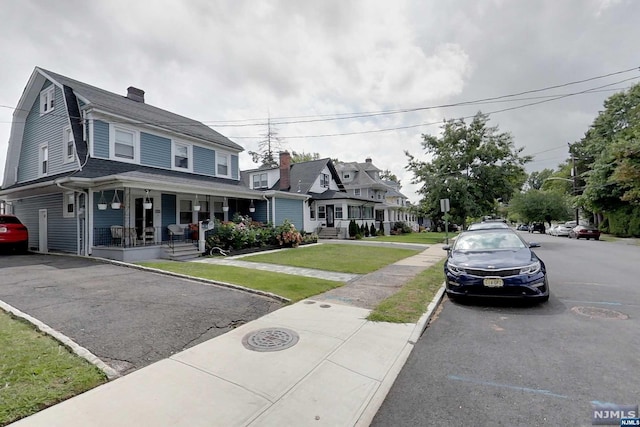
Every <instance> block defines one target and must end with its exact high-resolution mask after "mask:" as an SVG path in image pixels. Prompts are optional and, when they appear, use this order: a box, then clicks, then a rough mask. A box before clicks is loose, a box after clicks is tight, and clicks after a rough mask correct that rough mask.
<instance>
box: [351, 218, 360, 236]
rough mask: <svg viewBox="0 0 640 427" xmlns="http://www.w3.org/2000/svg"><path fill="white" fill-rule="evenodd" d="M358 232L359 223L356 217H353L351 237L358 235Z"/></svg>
mask: <svg viewBox="0 0 640 427" xmlns="http://www.w3.org/2000/svg"><path fill="white" fill-rule="evenodd" d="M356 234H358V224H356V220H355V219H352V220H351V221H349V237H356Z"/></svg>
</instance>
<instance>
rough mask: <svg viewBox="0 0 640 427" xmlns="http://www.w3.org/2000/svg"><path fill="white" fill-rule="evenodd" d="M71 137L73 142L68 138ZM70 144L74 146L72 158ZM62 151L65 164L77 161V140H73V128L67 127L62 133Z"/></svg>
mask: <svg viewBox="0 0 640 427" xmlns="http://www.w3.org/2000/svg"><path fill="white" fill-rule="evenodd" d="M68 135H70V136H71V140H70V141H69V139H68V138H67V136H68ZM69 142H71V144H72V145H73V150H72V151H71V156H69V151H68V150H69ZM62 150H64V151H63V155H62V157H63V158H64V161H63V162H64V163H71V162H73V161H74V160H75V159H76V144H75V139H74V138H73V131H72V130H71V126H67V127H65V128H64V129H63V131H62Z"/></svg>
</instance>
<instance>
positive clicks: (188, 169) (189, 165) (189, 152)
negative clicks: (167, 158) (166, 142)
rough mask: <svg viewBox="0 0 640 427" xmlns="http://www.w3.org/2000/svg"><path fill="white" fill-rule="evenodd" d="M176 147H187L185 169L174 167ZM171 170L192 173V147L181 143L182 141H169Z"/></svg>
mask: <svg viewBox="0 0 640 427" xmlns="http://www.w3.org/2000/svg"><path fill="white" fill-rule="evenodd" d="M176 145H182V146H184V147H187V161H188V163H187V167H186V168H182V167H180V166H176V159H175V157H176ZM171 169H174V170H179V171H185V172H193V145H191V144H189V143H186V142H182V141H176V140H172V141H171Z"/></svg>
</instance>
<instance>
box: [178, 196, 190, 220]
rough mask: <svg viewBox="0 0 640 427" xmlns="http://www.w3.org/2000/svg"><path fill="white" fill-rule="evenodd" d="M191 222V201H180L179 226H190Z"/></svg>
mask: <svg viewBox="0 0 640 427" xmlns="http://www.w3.org/2000/svg"><path fill="white" fill-rule="evenodd" d="M191 222H193V201H191V200H188V199H182V200H180V224H191Z"/></svg>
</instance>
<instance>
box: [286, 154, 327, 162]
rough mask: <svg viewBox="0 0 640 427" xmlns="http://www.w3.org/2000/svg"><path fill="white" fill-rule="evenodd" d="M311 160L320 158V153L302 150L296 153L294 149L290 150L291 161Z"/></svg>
mask: <svg viewBox="0 0 640 427" xmlns="http://www.w3.org/2000/svg"><path fill="white" fill-rule="evenodd" d="M313 160H320V153H313V154H312V153H305V152H304V151H302V152H300V153H298V152H296V151H292V152H291V163H302V162H311V161H313Z"/></svg>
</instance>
